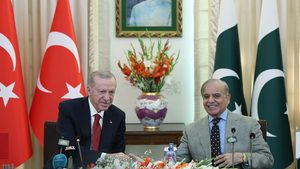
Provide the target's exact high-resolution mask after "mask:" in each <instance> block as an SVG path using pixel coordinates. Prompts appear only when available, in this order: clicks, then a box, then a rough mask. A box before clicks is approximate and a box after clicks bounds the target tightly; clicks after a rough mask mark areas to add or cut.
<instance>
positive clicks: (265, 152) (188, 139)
mask: <svg viewBox="0 0 300 169" xmlns="http://www.w3.org/2000/svg"><path fill="white" fill-rule="evenodd" d="M232 127H234V128H236V132H235V136H236V137H237V142H236V143H235V145H234V148H235V152H242V153H246V155H247V156H248V159H249V157H250V153H249V150H250V146H249V145H250V138H249V134H250V133H255V135H256V138H255V139H254V140H253V144H252V145H253V154H252V157H253V158H252V164H253V168H258V169H265V168H272V166H273V162H274V159H273V156H272V154H271V152H270V149H269V146H268V144H267V143H266V142H265V140H264V138H263V136H262V132H261V130H260V125H259V124H258V122H257V121H256V120H255V119H253V118H251V117H246V116H242V115H239V114H233V113H230V112H228V117H227V122H226V129H225V139H227V138H228V137H231V136H232V134H231V128H232ZM224 146H225V148H224V149H225V150H224V151H225V153H231V152H232V149H231V144H230V143H227V140H225V145H224ZM210 147H211V146H210V134H209V124H208V116H206V117H205V118H203V119H201V120H199V121H196V122H194V123H192V124H190V125H188V126H187V127H186V129H185V131H184V133H183V136H182V138H181V143H180V145H179V147H178V149H177V160H179V161H181V160H183V159H185V161H188V162H189V161H191V160H194V161H200V160H204V159H210V158H211V150H210ZM240 167H243V168H247V167H249V166H240Z"/></svg>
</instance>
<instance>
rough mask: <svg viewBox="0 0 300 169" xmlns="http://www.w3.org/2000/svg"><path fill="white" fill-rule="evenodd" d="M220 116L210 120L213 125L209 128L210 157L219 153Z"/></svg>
mask: <svg viewBox="0 0 300 169" xmlns="http://www.w3.org/2000/svg"><path fill="white" fill-rule="evenodd" d="M220 120H221V118H215V119H213V120H212V122H213V126H212V128H211V135H210V145H211V157H212V158H213V157H216V156H218V155H220V154H221V145H220V128H219V125H218V123H219V121H220Z"/></svg>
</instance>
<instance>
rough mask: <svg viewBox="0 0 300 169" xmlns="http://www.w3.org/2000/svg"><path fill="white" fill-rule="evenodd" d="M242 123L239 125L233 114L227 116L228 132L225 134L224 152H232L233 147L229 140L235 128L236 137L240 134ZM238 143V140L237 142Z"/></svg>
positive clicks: (229, 113)
mask: <svg viewBox="0 0 300 169" xmlns="http://www.w3.org/2000/svg"><path fill="white" fill-rule="evenodd" d="M239 125H240V123H238V119H237V118H236V116H234V115H233V114H232V113H231V112H228V115H227V123H226V132H225V147H224V152H231V151H232V145H231V144H230V143H227V138H228V137H231V136H232V132H231V129H232V128H235V134H234V135H235V136H237V134H238V133H239V128H240V126H239ZM237 141H238V140H237Z"/></svg>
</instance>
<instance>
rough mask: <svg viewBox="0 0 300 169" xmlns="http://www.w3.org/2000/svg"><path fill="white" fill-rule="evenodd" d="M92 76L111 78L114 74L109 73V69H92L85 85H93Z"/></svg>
mask: <svg viewBox="0 0 300 169" xmlns="http://www.w3.org/2000/svg"><path fill="white" fill-rule="evenodd" d="M94 77H100V78H101V79H111V78H114V79H115V80H116V78H115V76H114V74H113V73H111V72H110V71H98V70H97V71H94V72H92V73H91V74H90V76H89V78H88V82H87V86H89V87H93V86H94V85H95V81H94Z"/></svg>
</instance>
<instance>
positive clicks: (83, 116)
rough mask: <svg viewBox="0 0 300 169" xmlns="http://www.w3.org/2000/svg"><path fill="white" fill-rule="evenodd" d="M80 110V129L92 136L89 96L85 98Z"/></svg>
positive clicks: (86, 134)
mask: <svg viewBox="0 0 300 169" xmlns="http://www.w3.org/2000/svg"><path fill="white" fill-rule="evenodd" d="M78 111H80V113H79V115H80V118H79V119H80V121H81V122H80V123H79V125H80V131H81V132H82V133H84V134H83V135H85V136H91V113H90V107H89V102H88V98H87V97H85V98H84V102H83V104H82V109H81V110H78Z"/></svg>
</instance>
